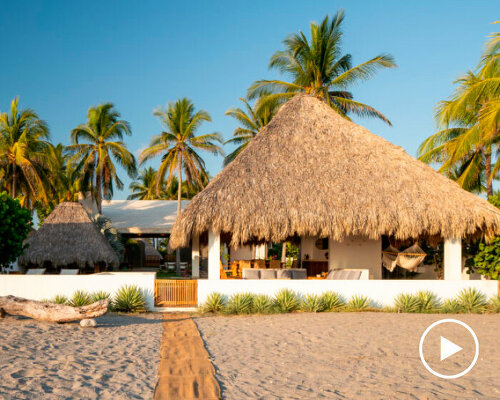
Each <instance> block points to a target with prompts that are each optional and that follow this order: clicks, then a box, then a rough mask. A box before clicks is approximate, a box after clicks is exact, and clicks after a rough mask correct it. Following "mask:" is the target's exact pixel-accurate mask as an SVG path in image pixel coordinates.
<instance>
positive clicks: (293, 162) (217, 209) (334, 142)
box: [170, 96, 500, 248]
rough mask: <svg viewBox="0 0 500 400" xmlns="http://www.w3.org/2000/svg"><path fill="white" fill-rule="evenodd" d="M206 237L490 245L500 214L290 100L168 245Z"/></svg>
mask: <svg viewBox="0 0 500 400" xmlns="http://www.w3.org/2000/svg"><path fill="white" fill-rule="evenodd" d="M210 227H211V228H212V229H213V230H214V231H216V232H217V231H219V232H229V233H231V243H232V245H240V244H243V243H247V242H250V241H253V240H260V241H268V242H281V241H283V240H285V239H286V238H287V237H291V236H296V235H298V236H301V237H302V236H318V237H332V238H333V239H335V240H342V239H343V238H345V237H346V236H349V235H362V236H366V237H369V238H372V239H376V238H379V237H380V236H381V235H389V236H393V237H394V238H396V239H400V240H404V239H408V238H419V237H435V236H440V237H443V238H448V237H456V238H467V237H469V238H470V237H480V236H483V235H484V236H486V237H491V236H492V235H494V234H498V233H500V212H499V210H497V209H496V208H495V207H493V206H492V205H490V204H489V203H488V202H487V201H485V200H483V199H481V198H480V197H478V196H476V195H474V194H472V193H469V192H466V191H465V190H463V189H461V188H460V187H459V186H458V185H457V184H456V183H455V182H453V181H451V180H450V179H448V178H446V177H444V176H443V175H441V174H439V173H437V172H436V171H434V170H433V169H432V168H431V167H429V166H427V165H425V164H423V163H422V162H420V161H418V160H416V159H415V158H413V157H411V156H410V155H408V154H407V153H406V152H405V151H404V150H403V149H402V148H401V147H398V146H395V145H393V144H392V143H390V142H388V141H386V140H385V139H383V138H381V137H379V136H377V135H374V134H372V133H371V132H369V131H368V130H367V129H365V128H364V127H362V126H359V125H357V124H355V123H353V122H351V121H349V120H347V119H345V118H343V117H341V116H340V115H338V114H337V113H335V112H334V111H333V110H332V109H331V108H330V107H328V106H327V105H326V104H324V103H323V102H321V101H320V100H318V99H316V98H313V97H310V96H297V97H296V98H294V99H292V100H290V101H289V102H288V103H286V104H285V105H284V106H283V107H282V108H281V110H280V111H279V112H278V114H277V115H276V116H275V117H274V118H273V120H272V121H271V123H270V124H269V125H268V126H267V127H266V128H264V129H263V130H262V132H261V133H260V134H259V135H257V137H256V138H255V139H254V140H253V141H252V142H251V143H250V144H249V145H248V146H247V148H246V149H245V150H244V151H243V152H242V153H241V154H240V155H239V156H238V157H237V158H236V159H235V160H234V161H233V162H232V163H230V164H229V165H228V166H227V167H226V168H225V169H224V170H223V171H221V172H220V173H219V174H218V175H217V176H216V177H215V178H214V179H213V180H212V182H210V184H209V185H208V186H207V187H206V188H205V189H204V190H203V191H202V192H201V193H200V194H198V195H197V196H196V197H195V198H194V199H193V200H192V201H191V202H190V204H189V205H188V206H187V207H186V208H185V209H184V210H183V211H182V213H181V215H180V218H178V219H177V221H176V223H175V224H174V226H173V229H172V235H171V238H170V245H171V247H172V248H177V247H181V246H187V245H189V240H190V238H191V236H192V235H193V234H201V233H203V232H205V231H207V230H208V229H209V228H210Z"/></svg>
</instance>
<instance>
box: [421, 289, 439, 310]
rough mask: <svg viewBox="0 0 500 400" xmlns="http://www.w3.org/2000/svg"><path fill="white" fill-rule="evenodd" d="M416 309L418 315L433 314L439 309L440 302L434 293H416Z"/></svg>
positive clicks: (427, 291)
mask: <svg viewBox="0 0 500 400" xmlns="http://www.w3.org/2000/svg"><path fill="white" fill-rule="evenodd" d="M416 298H417V301H418V309H417V312H419V313H433V312H436V311H437V310H438V309H439V306H440V305H441V304H440V301H439V299H438V297H437V296H436V294H435V293H433V292H431V291H430V290H424V291H421V292H418V293H417V296H416Z"/></svg>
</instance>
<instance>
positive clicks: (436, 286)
mask: <svg viewBox="0 0 500 400" xmlns="http://www.w3.org/2000/svg"><path fill="white" fill-rule="evenodd" d="M469 287H472V288H476V289H478V290H480V291H481V292H482V293H484V294H485V295H486V296H488V297H491V296H494V295H497V293H498V282H497V281H487V280H484V281H438V280H368V281H366V280H365V281H357V280H356V281H351V280H326V279H325V280H280V279H277V280H274V279H273V280H250V279H248V280H244V279H243V280H236V279H228V280H226V279H224V280H218V281H209V280H199V281H198V302H199V304H201V303H203V302H204V301H205V300H206V299H207V296H208V295H209V294H210V293H212V292H218V293H221V294H224V295H226V296H230V295H232V294H235V293H244V292H250V293H255V294H267V295H270V296H272V295H274V294H275V293H276V292H277V291H278V290H280V289H284V288H288V289H291V290H294V291H295V292H297V293H299V294H300V295H305V294H321V293H324V292H326V291H329V290H333V291H335V292H337V293H339V294H341V295H342V296H344V297H345V298H349V297H351V296H353V295H360V294H361V295H364V296H367V297H369V298H370V299H372V300H373V301H374V302H375V303H376V304H377V305H379V306H390V305H393V303H394V298H395V297H396V296H397V295H398V294H400V293H416V292H418V291H420V290H431V291H432V292H434V293H436V294H437V295H438V296H439V297H440V298H441V299H448V298H452V297H455V296H456V295H457V294H458V293H459V292H460V291H461V290H462V289H464V288H469Z"/></svg>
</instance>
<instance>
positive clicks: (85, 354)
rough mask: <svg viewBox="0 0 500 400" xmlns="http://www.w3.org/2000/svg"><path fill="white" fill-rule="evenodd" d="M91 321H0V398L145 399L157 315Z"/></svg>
mask: <svg viewBox="0 0 500 400" xmlns="http://www.w3.org/2000/svg"><path fill="white" fill-rule="evenodd" d="M97 322H98V324H99V326H98V327H96V328H81V327H80V325H79V324H78V323H71V324H61V325H57V324H51V323H43V322H36V321H33V320H31V319H26V318H21V317H7V318H5V319H0V371H1V372H0V373H1V379H0V399H6V400H7V399H48V400H50V399H102V400H106V399H115V400H120V399H151V398H152V396H153V390H154V387H155V384H156V381H157V371H158V364H159V349H160V340H161V315H154V314H142V315H137V316H128V315H116V314H108V315H106V316H104V317H101V318H98V319H97Z"/></svg>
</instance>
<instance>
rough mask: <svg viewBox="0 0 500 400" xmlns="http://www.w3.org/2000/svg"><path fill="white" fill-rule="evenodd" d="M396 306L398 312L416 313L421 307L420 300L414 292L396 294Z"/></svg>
mask: <svg viewBox="0 0 500 400" xmlns="http://www.w3.org/2000/svg"><path fill="white" fill-rule="evenodd" d="M394 307H395V308H396V312H402V313H415V312H418V309H419V300H418V298H417V297H416V296H414V295H413V294H405V293H401V294H398V295H397V296H396V299H395V300H394Z"/></svg>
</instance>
